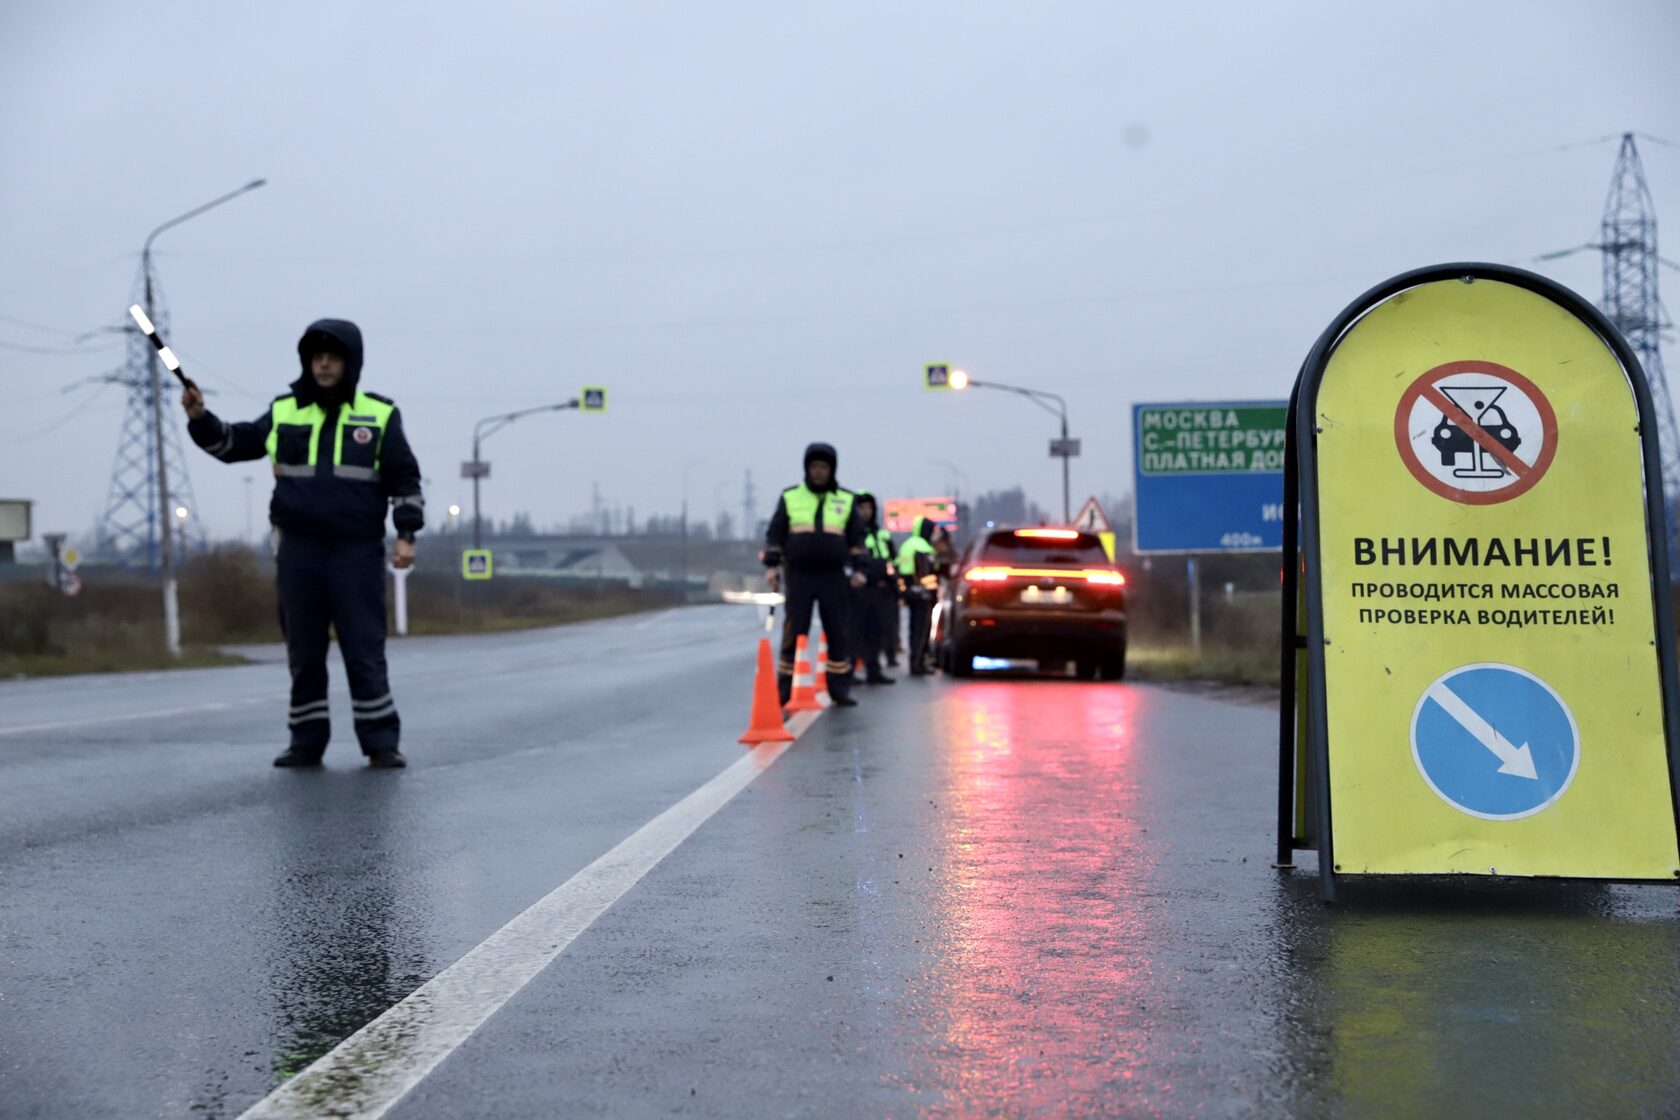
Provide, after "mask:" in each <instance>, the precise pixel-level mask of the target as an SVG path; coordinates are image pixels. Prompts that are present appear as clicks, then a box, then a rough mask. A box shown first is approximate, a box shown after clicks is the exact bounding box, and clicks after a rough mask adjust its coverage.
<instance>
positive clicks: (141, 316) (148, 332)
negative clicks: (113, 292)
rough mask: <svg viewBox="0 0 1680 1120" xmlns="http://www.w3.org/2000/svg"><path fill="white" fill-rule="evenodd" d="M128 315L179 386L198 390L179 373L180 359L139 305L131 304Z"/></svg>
mask: <svg viewBox="0 0 1680 1120" xmlns="http://www.w3.org/2000/svg"><path fill="white" fill-rule="evenodd" d="M128 314H129V316H130V317H131V318H132V319H133V320H134V322H135V324H136V325H138V326H139V328H140V331H141V333H142V334H144V335H145V336H146V337H147V338H149V339H151V341H152V349H154V350H156V351H157V352H158V357H159V358H162V359H163V364H164V365H165V366H167V367H168V369H169V372H170V373H173V374H174V375H175V376H176V377H177V378H179V379H180V382H181V384H182V385H183V386H185V387H186V388H188V389H196V388H198V385H197V384H196V383H194V381H193V380H192V378H190V377H188V376H187V375H186V374H184V373H182V372H181V359H179V358H177V357H176V356H175V351H173V350H171V349H170V348H169V344H168V343H166V342H164V341H163V339H161V338H159V337H158V332H157V328H156V327H154V326H153V325H152V321H151V320H150V319H149V318H147V317H146V312H145V311H144V310H142V309H141V307H140V305H139V304H138V303H136V304H131V305H130V306H129V309H128Z"/></svg>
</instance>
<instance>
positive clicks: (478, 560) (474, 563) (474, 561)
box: [461, 548, 495, 580]
mask: <svg viewBox="0 0 1680 1120" xmlns="http://www.w3.org/2000/svg"><path fill="white" fill-rule="evenodd" d="M494 570H495V563H494V560H493V559H492V557H491V555H490V550H489V549H488V548H469V549H466V550H464V551H463V552H462V553H461V578H462V579H473V580H478V579H489V578H490V576H491V575H492V573H493V572H494Z"/></svg>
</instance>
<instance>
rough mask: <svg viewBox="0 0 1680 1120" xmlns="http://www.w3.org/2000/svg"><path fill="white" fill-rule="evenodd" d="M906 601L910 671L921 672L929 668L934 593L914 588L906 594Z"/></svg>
mask: <svg viewBox="0 0 1680 1120" xmlns="http://www.w3.org/2000/svg"><path fill="white" fill-rule="evenodd" d="M904 601H905V603H906V604H907V605H908V606H909V608H910V646H909V648H908V650H907V651H906V652H907V653H908V654H909V661H910V669H911V671H912V672H921V671H923V670H924V669H926V668H927V656H928V636H929V633H930V631H931V630H932V629H933V593H932V592H930V591H928V590H927V589H925V588H921V587H914V586H912V587H911V588H910V590H909V591H906V592H905V593H904Z"/></svg>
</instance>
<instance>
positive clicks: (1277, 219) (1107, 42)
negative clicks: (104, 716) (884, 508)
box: [0, 0, 1680, 536]
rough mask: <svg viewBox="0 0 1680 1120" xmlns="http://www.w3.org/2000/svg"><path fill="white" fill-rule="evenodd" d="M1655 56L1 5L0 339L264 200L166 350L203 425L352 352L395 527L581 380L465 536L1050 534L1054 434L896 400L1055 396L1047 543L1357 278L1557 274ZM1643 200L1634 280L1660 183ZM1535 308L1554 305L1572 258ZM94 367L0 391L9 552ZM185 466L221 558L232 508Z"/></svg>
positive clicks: (1403, 19) (65, 483)
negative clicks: (960, 529)
mask: <svg viewBox="0 0 1680 1120" xmlns="http://www.w3.org/2000/svg"><path fill="white" fill-rule="evenodd" d="M1612 23H1613V24H1614V26H1613V27H1612V26H1610V25H1611V24H1612ZM1677 47H1680V3H1676V2H1675V0H1653V2H1649V3H1640V2H1616V3H1611V2H1605V3H1585V2H1581V3H1570V4H1562V3H1544V2H1522V3H1498V4H1476V3H1464V2H1452V3H1414V4H1389V5H1382V6H1380V7H1379V6H1375V5H1354V4H1347V3H1322V4H1319V3H1312V4H1308V3H1280V2H1270V3H1253V4H1213V5H1210V4H1187V3H1173V4H1166V3H1161V4H1154V5H1148V6H1145V5H1137V4H1121V3H1100V4H1099V3H1091V4H1027V3H1020V4H1000V3H974V2H949V3H912V2H903V0H900V2H896V3H859V2H849V3H843V4H841V3H833V4H829V3H822V4H815V3H757V4H745V3H710V4H676V3H671V4H651V3H634V2H615V3H591V4H531V5H503V4H495V3H487V4H477V5H471V6H462V5H460V4H442V3H428V2H425V0H420V2H410V3H403V4H389V5H377V6H376V5H371V4H341V3H322V4H315V3H308V2H294V3H287V4H284V5H280V4H226V3H215V4H212V3H201V4H187V3H168V2H164V3H157V4H144V5H141V4H133V3H121V4H119V3H76V2H32V0H13V2H10V3H7V4H6V5H4V8H3V10H0V89H3V93H0V151H3V152H4V153H5V154H4V164H3V170H0V342H4V343H8V344H11V346H12V347H15V346H16V345H18V344H23V345H29V346H37V347H49V348H52V347H63V346H67V345H70V342H71V338H70V335H71V334H72V333H75V332H81V331H85V330H89V329H91V328H94V327H97V326H100V325H108V324H115V323H117V322H118V321H119V319H120V317H121V316H122V313H123V309H124V308H125V307H126V306H127V303H128V302H129V296H130V292H131V288H132V284H133V282H134V278H135V274H136V269H137V264H138V253H139V248H140V242H141V241H142V239H143V238H144V237H145V235H146V233H147V231H148V230H150V229H151V228H152V227H153V226H155V225H157V224H158V223H159V222H162V221H164V220H166V219H168V218H170V217H172V216H174V215H176V214H178V213H181V212H182V211H184V210H187V209H190V208H191V207H193V206H195V205H197V204H198V203H200V202H203V201H206V200H208V199H210V198H213V197H215V196H216V195H218V194H221V193H223V192H225V191H228V190H231V189H233V188H234V187H237V186H238V185H240V184H241V183H244V182H246V181H247V180H249V179H251V178H253V177H256V176H267V177H268V179H269V185H268V186H267V187H266V188H264V189H262V190H260V191H257V192H255V193H253V194H251V195H249V196H246V197H243V198H240V199H238V200H236V201H235V202H233V203H230V204H229V205H227V206H226V207H224V208H222V209H219V210H217V211H215V212H212V213H210V214H206V215H204V216H203V217H201V218H198V219H195V220H194V221H192V222H190V223H188V224H186V225H183V226H181V227H180V228H178V229H175V230H173V231H170V232H169V233H166V234H164V235H163V237H162V238H161V239H160V240H159V242H158V247H157V255H156V259H157V265H158V269H159V273H160V276H161V279H162V283H163V285H164V290H165V294H166V296H167V301H168V304H169V307H170V310H171V312H172V314H173V317H174V331H173V333H174V339H173V341H174V342H175V343H176V346H177V349H178V350H179V351H180V352H181V353H182V355H183V357H184V358H185V360H186V361H187V363H188V367H189V371H190V372H192V373H193V374H194V375H196V376H197V377H198V379H199V380H200V381H201V383H203V384H204V385H205V386H206V388H209V389H212V390H214V391H215V393H216V395H215V396H214V397H213V398H212V399H211V406H212V408H214V409H215V410H217V411H218V412H219V413H221V414H222V415H224V416H227V417H230V418H235V419H249V418H252V417H254V416H256V415H257V414H259V413H260V412H261V411H262V410H263V409H264V408H265V407H266V402H267V401H268V400H269V399H270V398H271V397H272V396H274V395H275V394H276V393H279V392H281V391H282V390H283V388H284V386H285V384H286V382H287V381H289V380H290V379H291V378H292V377H294V376H295V375H296V373H297V365H296V359H295V356H294V346H295V344H296V340H297V337H298V335H299V334H300V333H301V331H302V328H303V326H304V325H305V324H306V323H307V322H309V321H310V320H311V319H314V318H317V317H322V316H337V317H345V318H350V319H354V320H355V321H357V322H358V323H359V324H360V325H361V327H362V330H363V332H364V335H365V337H366V339H367V367H366V372H365V375H364V381H363V384H364V386H365V387H367V388H369V389H372V390H374V391H377V392H383V393H386V394H388V395H390V396H392V397H394V398H395V399H396V401H397V403H398V404H399V405H400V406H401V408H402V410H403V414H404V418H405V421H406V423H407V426H408V429H409V433H410V439H411V441H412V442H413V444H414V446H415V448H416V450H417V452H418V454H419V456H420V460H421V465H422V467H423V469H424V471H425V474H426V476H427V477H428V479H429V480H430V481H429V485H428V498H429V501H430V505H431V510H432V515H433V520H434V523H435V522H436V521H437V520H438V519H439V516H440V511H441V510H442V509H443V507H444V506H446V505H448V503H449V502H450V501H452V500H458V501H462V502H463V504H465V501H466V499H467V497H468V495H469V493H470V491H469V490H468V488H467V487H466V486H465V485H464V484H463V483H462V482H461V481H460V479H459V477H458V472H459V463H460V460H461V459H463V458H465V457H467V455H468V453H469V451H470V442H471V440H470V437H471V430H472V423H473V421H474V420H475V419H477V418H478V417H480V416H485V415H489V414H491V413H496V412H501V411H506V410H509V409H514V408H519V407H522V406H527V405H535V404H542V403H545V402H548V401H550V400H554V399H564V398H565V397H568V396H571V395H574V394H575V393H576V391H577V389H578V387H579V386H581V385H584V384H595V383H599V384H605V385H607V386H609V387H610V389H611V393H612V398H611V411H610V412H609V413H608V414H607V415H605V416H582V415H577V414H562V415H556V416H543V417H533V418H531V419H529V420H525V421H521V422H520V423H519V424H517V425H515V426H513V427H512V428H509V429H507V430H505V431H503V432H502V433H500V434H499V435H497V436H496V437H495V438H494V439H493V440H492V441H490V442H489V443H488V444H487V447H486V450H487V456H486V457H487V458H489V459H491V460H492V461H493V463H494V472H495V474H494V477H493V479H492V480H491V481H490V482H489V483H488V484H487V485H486V488H485V507H486V513H487V514H489V515H494V516H495V517H498V518H503V517H507V516H510V515H511V514H512V513H514V512H515V511H518V510H528V511H529V512H530V513H531V514H532V515H533V517H534V518H535V519H536V520H537V521H538V522H539V523H549V522H554V521H559V520H563V519H564V518H565V517H566V516H567V515H569V514H571V513H574V512H577V511H579V510H583V509H586V508H587V507H588V505H589V501H590V488H591V484H592V483H596V482H598V483H599V484H600V487H601V490H602V493H603V496H604V497H605V499H606V500H607V501H608V502H609V503H616V504H623V505H632V506H634V507H635V509H636V511H637V514H638V516H639V517H643V518H645V517H646V516H647V515H648V514H650V513H656V512H674V511H675V510H676V508H677V506H678V505H679V503H680V501H681V489H682V484H681V477H682V474H683V468H684V466H685V465H686V464H691V466H690V468H689V470H688V478H689V484H688V490H689V500H690V503H691V509H692V511H693V513H694V515H695V516H700V517H709V516H711V515H713V514H714V513H715V511H716V509H717V505H718V500H719V499H722V501H723V502H724V503H726V504H727V505H728V506H729V507H730V508H731V509H732V510H738V509H739V503H740V490H741V476H742V471H743V469H744V468H748V467H750V468H752V470H753V472H754V476H755V478H756V480H757V482H758V486H759V493H760V498H759V514H760V516H764V515H766V514H767V512H768V509H769V504H770V502H771V500H772V499H773V495H774V492H775V491H776V490H777V489H779V488H780V487H782V486H784V485H789V484H791V483H792V482H794V481H796V480H797V477H798V471H799V453H800V449H801V448H802V447H803V446H804V445H805V443H806V442H807V441H809V440H812V439H825V440H828V441H831V442H833V443H834V444H836V445H837V446H838V447H839V449H840V467H841V470H840V474H841V477H842V479H843V480H844V481H845V482H846V483H847V484H848V485H851V486H853V487H857V488H866V489H874V490H877V491H879V492H882V493H884V494H888V495H894V496H899V495H906V494H911V493H924V494H925V493H939V492H944V491H946V490H947V488H948V486H949V483H950V482H951V481H952V480H953V478H954V475H953V472H951V471H950V470H949V469H948V468H946V467H944V466H942V465H940V464H938V463H936V462H934V460H948V461H950V462H952V463H954V464H956V465H957V466H958V467H959V468H960V469H961V471H962V472H963V475H964V476H965V477H966V480H967V484H968V489H970V490H971V491H979V490H985V489H991V488H994V487H1001V486H1006V485H1010V484H1013V483H1016V482H1022V483H1024V484H1025V485H1026V486H1027V488H1028V492H1029V494H1030V495H1031V496H1032V497H1033V498H1035V499H1036V500H1038V501H1039V502H1040V503H1041V504H1043V505H1044V506H1046V507H1048V508H1054V507H1056V506H1059V504H1060V474H1059V471H1058V467H1057V464H1056V463H1054V462H1053V461H1051V460H1050V459H1049V458H1048V457H1047V454H1046V440H1047V439H1048V437H1049V436H1051V435H1052V434H1054V423H1055V422H1054V420H1053V418H1051V417H1050V416H1048V415H1045V414H1043V413H1041V412H1039V411H1037V410H1036V409H1034V408H1032V407H1031V406H1030V405H1029V404H1028V403H1026V402H1024V401H1020V400H1017V399H1015V398H1012V397H1009V396H1008V395H1005V394H998V393H991V394H988V393H983V392H970V393H967V394H962V395H953V394H935V393H927V392H924V391H923V390H922V389H921V388H920V375H921V374H920V371H921V366H922V363H924V362H926V361H930V360H941V359H944V360H950V361H953V362H955V363H958V364H961V365H963V366H964V367H965V368H968V369H969V370H971V371H972V372H973V373H974V375H975V376H976V377H981V378H991V379H995V380H999V381H1005V382H1014V383H1017V384H1022V385H1028V386H1034V387H1040V388H1045V389H1050V390H1054V391H1058V392H1061V393H1063V394H1064V395H1065V396H1066V397H1067V399H1068V401H1069V405H1070V409H1071V412H1072V417H1073V425H1072V426H1073V434H1074V435H1076V436H1080V437H1082V438H1083V440H1084V456H1083V457H1082V458H1080V459H1078V460H1076V461H1075V463H1074V470H1073V490H1074V501H1075V503H1077V502H1078V501H1079V500H1080V499H1081V498H1082V497H1083V496H1084V495H1085V494H1088V493H1095V492H1103V491H1109V492H1115V493H1119V492H1123V491H1127V490H1129V489H1130V455H1131V448H1130V441H1129V438H1128V435H1127V418H1128V416H1129V408H1130V405H1131V404H1132V402H1134V401H1149V400H1176V399H1217V398H1263V397H1281V396H1284V395H1286V394H1287V392H1288V389H1289V385H1290V382H1291V379H1292V377H1293V375H1294V371H1295V369H1296V367H1297V366H1298V365H1299V363H1300V361H1301V358H1302V357H1303V356H1304V354H1305V352H1306V350H1307V348H1308V347H1309V345H1310V344H1311V342H1312V340H1313V338H1314V337H1315V335H1316V334H1317V333H1318V331H1319V330H1320V329H1322V327H1323V326H1324V325H1325V324H1326V323H1327V322H1328V321H1329V319H1330V318H1331V317H1332V316H1333V315H1334V314H1335V312H1336V311H1338V310H1339V309H1340V308H1341V307H1342V306H1343V305H1344V304H1346V303H1347V302H1348V301H1349V300H1351V299H1352V298H1353V297H1354V296H1356V295H1357V294H1358V293H1359V292H1360V291H1362V290H1363V289H1365V288H1366V287H1368V286H1370V285H1371V284H1374V283H1376V282H1377V281H1379V280H1382V279H1384V278H1385V277H1387V276H1388V275H1391V274H1393V273H1395V272H1399V271H1401V270H1404V269H1407V268H1410V267H1414V266H1418V265H1423V264H1430V263H1436V262H1439V261H1444V260H1450V259H1466V258H1479V259H1485V260H1493V261H1503V262H1508V263H1518V264H1528V263H1530V262H1531V258H1532V257H1534V256H1535V255H1536V254H1538V253H1541V252H1544V251H1547V250H1550V249H1556V248H1561V247H1565V246H1568V245H1572V244H1578V243H1581V242H1584V241H1587V240H1590V239H1592V238H1593V237H1594V236H1595V234H1596V229H1597V223H1598V220H1599V216H1600V212H1601V209H1602V206H1603V202H1604V195H1605V191H1606V189H1607V187H1608V183H1609V176H1610V171H1611V166H1612V163H1613V160H1614V156H1615V144H1614V143H1613V142H1608V141H1607V142H1604V143H1598V144H1592V143H1583V142H1584V141H1591V140H1593V139H1595V138H1598V137H1602V136H1605V135H1606V134H1610V133H1619V132H1621V131H1624V130H1629V129H1633V130H1639V131H1644V132H1648V133H1652V134H1655V135H1657V136H1661V137H1666V138H1668V139H1670V140H1676V141H1680V65H1677V63H1680V58H1677V51H1676V48H1677ZM1643 154H1644V158H1645V166H1646V172H1647V175H1648V177H1649V179H1650V183H1651V188H1652V191H1653V194H1654V196H1655V198H1656V203H1657V207H1658V212H1659V215H1661V216H1662V217H1663V218H1664V219H1665V220H1666V223H1667V224H1665V225H1664V226H1663V227H1662V228H1663V230H1664V231H1665V233H1667V236H1668V240H1667V242H1666V250H1665V251H1666V255H1668V256H1669V257H1671V258H1674V257H1680V235H1677V234H1676V233H1675V232H1673V231H1676V230H1680V148H1676V147H1664V146H1660V145H1657V144H1654V143H1647V144H1644V145H1643ZM1535 267H1538V268H1542V269H1544V270H1546V271H1548V272H1549V273H1550V274H1551V275H1553V276H1555V277H1556V278H1558V279H1560V280H1562V281H1563V282H1564V283H1566V284H1569V285H1570V286H1572V287H1574V288H1576V289H1577V290H1579V291H1581V292H1583V293H1584V294H1586V295H1588V296H1590V297H1591V298H1593V299H1594V300H1596V299H1598V297H1599V295H1600V279H1599V265H1598V259H1597V257H1596V256H1595V255H1593V254H1590V253H1583V254H1580V255H1578V256H1577V257H1574V258H1570V259H1566V260H1562V261H1558V262H1555V263H1553V264H1550V265H1541V266H1535ZM1663 282H1664V283H1665V285H1667V286H1668V287H1669V288H1670V289H1673V288H1675V287H1676V285H1677V284H1680V275H1677V274H1675V273H1672V272H1665V273H1664V274H1663ZM1670 302H1671V304H1672V303H1673V302H1674V300H1673V299H1671V300H1670ZM40 327H49V328H55V329H56V330H57V331H59V332H66V333H53V332H51V331H46V330H41V329H38V328H40ZM95 345H107V343H105V342H104V341H103V340H100V341H99V342H97V343H96V344H95ZM120 358H121V351H120V350H112V349H89V351H88V352H86V353H77V354H34V353H29V352H25V351H21V350H18V349H15V348H0V371H3V374H0V376H3V379H4V381H3V383H4V385H5V387H6V401H7V407H6V409H5V411H4V414H3V417H0V491H3V492H4V494H3V495H0V496H7V497H10V496H20V497H32V498H35V499H36V500H37V501H38V503H39V504H38V506H37V529H38V530H40V529H42V528H45V529H69V530H70V531H72V532H74V533H80V532H82V531H83V530H85V529H87V528H89V527H91V526H92V525H93V524H94V522H95V521H96V520H97V518H98V516H99V513H100V510H101V509H102V507H103V504H104V501H105V497H106V490H107V484H108V480H109V476H110V470H111V461H112V456H113V453H114V451H115V447H116V443H117V436H118V430H119V427H120V424H121V419H122V414H123V406H124V401H123V398H122V395H121V393H120V391H119V390H116V389H114V388H107V389H105V390H103V391H101V390H98V389H96V388H84V389H79V390H76V391H73V392H71V393H68V394H65V393H63V392H61V390H62V389H63V388H64V387H66V386H69V385H72V384H73V383H75V382H78V381H80V380H82V379H84V378H88V377H91V376H95V375H98V374H100V373H102V372H104V371H106V370H108V369H110V368H112V367H113V366H114V365H115V364H117V363H118V362H119V361H120ZM1669 366H1670V369H1671V370H1675V369H1676V368H1677V367H1680V362H1676V361H1675V360H1674V358H1673V355H1672V351H1671V352H1670V357H1669ZM176 415H177V416H178V413H176ZM67 417H68V419H67ZM55 423H56V424H59V425H60V426H57V427H55V428H52V429H51V430H50V431H47V430H45V429H47V428H48V426H49V425H53V424H55ZM189 461H190V463H191V473H192V482H193V486H194V487H195V489H196V492H197V497H198V500H199V503H200V506H201V511H202V516H203V517H204V518H205V519H206V521H207V523H208V525H209V526H210V528H211V530H212V532H213V534H215V535H220V536H231V535H238V534H240V533H242V532H243V529H244V523H245V513H244V509H245V507H244V490H243V487H242V484H241V479H242V478H243V477H244V476H245V475H247V474H252V473H254V474H255V475H256V476H257V479H258V483H257V485H258V487H259V488H260V490H262V491H266V489H267V481H266V471H265V470H264V469H263V467H262V465H261V464H257V465H255V469H254V470H253V469H252V468H246V467H227V466H223V465H221V464H219V463H216V462H215V461H214V460H211V459H210V458H208V457H207V456H203V455H201V454H200V453H198V452H197V451H196V450H190V459H189ZM259 519H260V514H259Z"/></svg>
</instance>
